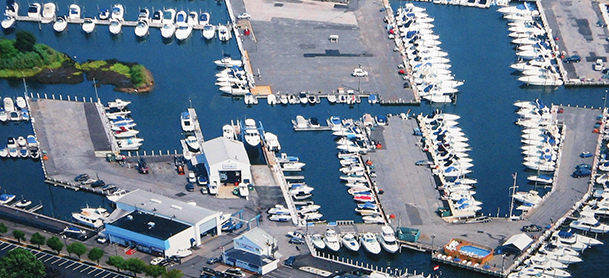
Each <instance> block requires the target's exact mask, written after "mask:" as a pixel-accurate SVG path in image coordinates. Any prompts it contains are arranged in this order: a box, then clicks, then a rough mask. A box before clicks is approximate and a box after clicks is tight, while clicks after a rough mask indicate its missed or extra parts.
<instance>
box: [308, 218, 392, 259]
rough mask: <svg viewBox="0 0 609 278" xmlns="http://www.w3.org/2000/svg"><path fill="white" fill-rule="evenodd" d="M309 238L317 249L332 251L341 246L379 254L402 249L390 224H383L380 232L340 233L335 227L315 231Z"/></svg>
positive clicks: (354, 250) (355, 250) (350, 249)
mask: <svg viewBox="0 0 609 278" xmlns="http://www.w3.org/2000/svg"><path fill="white" fill-rule="evenodd" d="M309 239H310V240H311V243H312V244H313V246H314V247H315V248H316V249H318V250H323V249H327V250H330V251H332V252H337V251H338V250H339V249H340V248H341V247H345V248H347V249H348V250H349V251H353V252H358V251H359V250H360V249H361V247H363V249H365V250H366V251H367V252H368V253H371V254H374V255H378V254H380V253H381V251H382V250H385V251H386V252H388V253H392V254H393V253H396V252H397V251H398V250H399V249H400V246H399V244H398V242H397V239H396V236H395V232H394V230H393V228H391V226H388V225H384V226H382V227H381V232H380V233H378V234H375V233H371V232H367V233H362V234H357V233H342V234H338V233H337V232H336V231H335V230H334V229H333V228H328V229H326V232H325V233H324V234H323V235H322V234H318V233H315V234H312V235H310V236H309Z"/></svg>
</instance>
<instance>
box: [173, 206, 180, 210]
mask: <svg viewBox="0 0 609 278" xmlns="http://www.w3.org/2000/svg"><path fill="white" fill-rule="evenodd" d="M171 208H172V209H177V210H182V207H181V206H177V205H171Z"/></svg>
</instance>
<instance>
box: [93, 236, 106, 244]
mask: <svg viewBox="0 0 609 278" xmlns="http://www.w3.org/2000/svg"><path fill="white" fill-rule="evenodd" d="M95 241H97V243H101V244H104V243H106V242H107V241H108V238H106V237H105V236H98V237H97V239H96V240H95Z"/></svg>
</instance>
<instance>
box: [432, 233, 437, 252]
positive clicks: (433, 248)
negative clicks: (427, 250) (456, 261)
mask: <svg viewBox="0 0 609 278" xmlns="http://www.w3.org/2000/svg"><path fill="white" fill-rule="evenodd" d="M435 238H436V235H431V254H432V255H433V253H434V251H435V247H434V245H433V240H434V239H435Z"/></svg>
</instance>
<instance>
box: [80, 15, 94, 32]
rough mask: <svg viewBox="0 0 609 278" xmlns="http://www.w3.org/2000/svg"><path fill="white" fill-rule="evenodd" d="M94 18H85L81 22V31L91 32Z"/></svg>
mask: <svg viewBox="0 0 609 278" xmlns="http://www.w3.org/2000/svg"><path fill="white" fill-rule="evenodd" d="M95 22H96V20H95V19H92V18H85V19H84V22H83V24H82V31H83V32H85V33H86V34H91V33H93V31H95Z"/></svg>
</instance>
